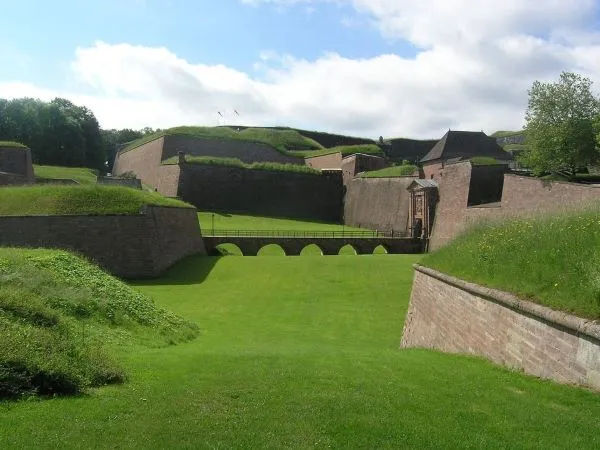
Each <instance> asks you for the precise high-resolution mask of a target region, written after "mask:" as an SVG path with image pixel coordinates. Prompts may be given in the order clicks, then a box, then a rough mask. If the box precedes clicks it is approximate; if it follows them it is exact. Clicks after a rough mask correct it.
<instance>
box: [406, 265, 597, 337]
mask: <svg viewBox="0 0 600 450" xmlns="http://www.w3.org/2000/svg"><path fill="white" fill-rule="evenodd" d="M413 267H414V269H415V270H416V271H418V272H421V273H423V274H425V275H429V276H430V277H433V278H436V279H438V280H440V281H442V282H444V283H447V284H449V285H451V286H454V287H456V288H458V289H462V290H463V291H466V292H469V293H470V294H474V295H476V296H479V297H482V298H484V299H487V300H491V301H493V302H494V303H497V304H499V305H502V306H505V307H507V308H509V309H512V310H514V311H517V312H519V313H524V314H526V315H529V316H533V317H534V318H536V319H541V320H542V321H544V322H546V323H548V324H550V325H552V326H554V327H555V328H563V329H566V331H568V332H570V333H571V334H575V335H584V336H585V337H587V338H591V339H592V340H594V341H598V342H600V321H598V320H591V319H583V318H581V317H577V316H574V315H572V314H569V313H566V312H561V311H555V310H553V309H551V308H548V307H547V306H543V305H539V304H537V303H533V302H530V301H527V300H523V299H521V298H519V297H517V296H515V295H513V294H510V293H508V292H505V291H501V290H498V289H493V288H487V287H484V286H481V285H479V284H476V283H471V282H468V281H465V280H462V279H460V278H456V277H453V276H450V275H446V274H444V273H441V272H438V271H437V270H434V269H431V268H429V267H425V266H422V265H420V264H414V265H413Z"/></svg>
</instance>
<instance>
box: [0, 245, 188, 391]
mask: <svg viewBox="0 0 600 450" xmlns="http://www.w3.org/2000/svg"><path fill="white" fill-rule="evenodd" d="M197 334H198V330H197V327H196V326H195V325H194V324H192V323H189V322H186V321H185V320H183V319H181V318H179V317H178V316H176V315H174V314H172V313H170V312H167V311H166V310H164V309H161V308H159V307H157V306H155V305H154V304H153V303H152V301H151V300H150V299H149V298H148V297H146V296H144V295H142V294H140V293H138V292H136V291H135V290H133V289H132V288H130V287H129V286H127V285H125V284H123V283H122V282H121V281H119V280H117V279H116V278H113V277H111V276H109V275H107V274H106V273H104V272H102V271H101V270H100V269H99V268H98V267H96V266H94V265H92V264H90V263H88V262H86V261H85V260H83V259H82V258H80V257H77V256H74V255H72V254H70V253H68V252H64V251H56V250H24V249H9V248H2V249H0V335H1V336H2V345H1V346H0V400H1V399H7V398H10V399H16V398H22V397H24V396H31V395H44V396H47V395H48V396H49V395H68V394H77V393H80V392H82V391H83V390H85V389H86V388H88V387H92V386H99V385H103V384H110V383H119V382H122V381H124V380H125V378H126V376H127V375H126V373H125V371H124V370H123V368H122V367H121V365H120V364H119V363H117V360H116V358H115V357H114V356H113V353H114V349H113V347H114V346H117V345H118V346H119V347H121V348H122V347H124V346H131V345H145V346H152V347H156V346H166V345H169V344H174V343H178V342H184V341H188V340H190V339H193V338H194V337H196V336H197Z"/></svg>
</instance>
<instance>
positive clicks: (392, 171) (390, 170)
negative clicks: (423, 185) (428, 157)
mask: <svg viewBox="0 0 600 450" xmlns="http://www.w3.org/2000/svg"><path fill="white" fill-rule="evenodd" d="M418 170H419V168H418V167H417V166H413V165H402V166H392V167H386V168H385V169H381V170H372V171H369V172H363V173H362V174H361V175H360V176H361V178H393V177H405V176H409V175H413V174H415V173H418Z"/></svg>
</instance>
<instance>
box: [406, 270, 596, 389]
mask: <svg viewBox="0 0 600 450" xmlns="http://www.w3.org/2000/svg"><path fill="white" fill-rule="evenodd" d="M401 347H403V348H407V347H424V348H430V349H437V350H441V351H444V352H450V353H467V354H472V355H478V356H483V357H485V358H487V359H489V360H491V361H493V362H495V363H497V364H502V365H505V366H508V367H511V368H516V369H521V370H523V371H525V372H526V373H528V374H531V375H535V376H538V377H542V378H549V379H552V380H555V381H558V382H561V383H575V384H580V385H584V386H588V387H591V388H594V389H598V390H600V324H598V323H595V322H593V321H589V320H584V319H580V318H578V317H574V316H571V315H569V314H566V313H560V312H557V311H553V310H551V309H549V308H546V307H544V306H541V305H537V304H533V303H530V302H527V301H524V300H520V299H518V298H516V297H515V296H513V295H511V294H508V293H506V292H502V291H497V290H493V289H487V288H484V287H481V286H479V285H476V284H472V283H467V282H465V281H462V280H459V279H456V278H453V277H449V276H447V275H443V274H441V273H439V272H436V271H434V270H431V269H427V268H423V267H419V266H417V267H416V272H415V278H414V281H413V288H412V294H411V299H410V305H409V309H408V313H407V317H406V322H405V325H404V332H403V335H402V341H401Z"/></svg>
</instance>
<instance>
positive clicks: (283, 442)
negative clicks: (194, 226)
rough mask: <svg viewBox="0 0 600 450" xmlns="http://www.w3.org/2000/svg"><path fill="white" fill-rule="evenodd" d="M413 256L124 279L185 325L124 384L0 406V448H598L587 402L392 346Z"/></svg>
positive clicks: (210, 266) (128, 353)
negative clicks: (184, 336) (182, 335)
mask: <svg viewBox="0 0 600 450" xmlns="http://www.w3.org/2000/svg"><path fill="white" fill-rule="evenodd" d="M416 261H418V257H416V256H404V255H394V256H374V257H357V256H348V257H346V256H342V257H323V258H276V257H273V258H226V257H225V258H200V257H195V258H190V259H188V260H187V261H185V262H183V263H181V264H179V265H178V266H177V267H176V268H174V269H173V270H171V271H170V272H169V273H168V274H167V275H166V276H165V277H164V278H162V279H161V280H155V281H149V282H144V283H139V284H138V285H137V287H138V289H140V290H141V291H142V292H143V293H144V294H147V295H149V296H151V297H153V298H154V300H155V301H156V302H157V303H158V304H159V305H160V306H163V307H166V308H168V309H170V310H172V311H173V312H175V313H177V314H179V315H181V316H183V317H185V318H188V319H190V320H193V321H195V322H196V323H197V324H198V325H199V327H200V330H201V334H200V337H199V338H198V339H196V340H194V341H192V342H189V343H185V344H180V345H177V346H175V347H168V348H160V349H149V348H142V347H140V348H136V349H135V350H134V351H132V350H131V349H130V348H124V349H121V350H120V351H119V353H118V355H119V358H120V362H121V363H122V364H123V366H124V368H125V370H126V371H127V373H129V374H130V378H129V381H128V382H127V383H126V384H124V385H117V386H111V387H106V388H101V389H94V390H92V391H91V392H90V393H89V394H88V395H86V396H82V397H79V398H68V399H66V398H57V399H53V400H49V401H30V402H20V403H6V402H5V403H0V448H3V449H11V448H57V447H60V448H81V447H89V448H128V449H132V448H223V449H225V448H294V449H296V448H366V449H372V448H390V449H397V448H451V449H454V448H486V449H488V448H577V449H583V448H598V446H599V445H600V421H598V417H600V398H599V397H598V395H597V394H593V393H590V392H588V391H585V390H582V389H576V388H572V387H568V386H560V385H557V384H554V383H550V382H544V381H539V380H537V379H534V378H531V377H527V376H523V375H521V374H519V373H515V372H510V371H507V370H505V369H502V368H500V367H496V366H493V365H492V364H490V363H488V362H485V361H483V360H480V359H476V358H470V357H461V356H452V355H444V354H441V353H437V352H432V351H426V350H400V349H399V348H398V345H399V341H400V335H401V330H402V324H403V321H404V315H405V313H406V309H407V303H408V297H409V293H410V287H411V280H412V273H413V271H412V267H411V264H412V263H414V262H416Z"/></svg>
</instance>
